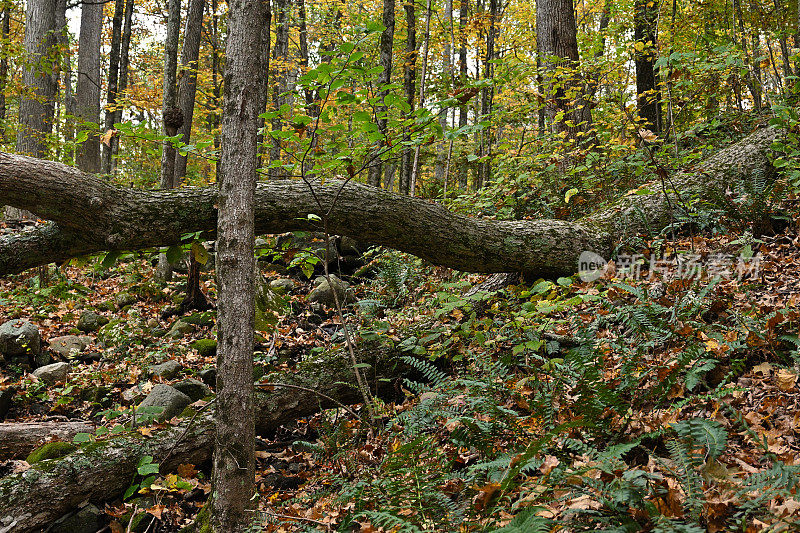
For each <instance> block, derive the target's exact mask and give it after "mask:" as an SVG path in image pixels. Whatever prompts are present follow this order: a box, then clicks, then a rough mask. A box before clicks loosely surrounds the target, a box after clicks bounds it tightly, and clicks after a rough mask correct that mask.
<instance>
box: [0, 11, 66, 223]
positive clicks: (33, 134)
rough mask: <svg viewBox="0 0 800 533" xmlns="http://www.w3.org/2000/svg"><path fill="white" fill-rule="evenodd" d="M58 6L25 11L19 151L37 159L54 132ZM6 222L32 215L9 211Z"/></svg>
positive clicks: (9, 208) (45, 148)
mask: <svg viewBox="0 0 800 533" xmlns="http://www.w3.org/2000/svg"><path fill="white" fill-rule="evenodd" d="M56 4H57V2H56V0H29V2H28V4H27V9H26V10H25V61H24V63H23V65H24V66H23V71H22V82H23V86H24V88H23V93H22V95H21V96H20V103H19V129H18V130H17V151H19V152H20V153H23V154H30V155H32V156H35V157H46V156H47V136H48V135H49V134H50V132H51V131H52V129H53V111H54V109H53V108H54V98H55V94H56V78H55V76H54V75H53V74H52V73H51V72H49V70H48V69H46V66H47V63H48V61H49V59H48V57H49V56H50V53H51V51H52V48H53V46H55V44H56V35H55V31H54V30H55V29H56V17H55V15H56ZM0 205H3V204H2V202H0ZM5 218H6V220H8V221H20V220H25V219H27V218H30V213H26V212H25V211H21V210H19V209H16V208H14V207H8V208H6V212H5Z"/></svg>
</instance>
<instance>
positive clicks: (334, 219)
mask: <svg viewBox="0 0 800 533" xmlns="http://www.w3.org/2000/svg"><path fill="white" fill-rule="evenodd" d="M780 135H782V132H781V131H780V130H776V129H774V128H763V129H760V130H757V131H756V132H754V133H752V134H751V135H749V136H748V137H745V138H744V139H743V140H741V141H739V142H737V143H735V144H732V145H731V146H729V147H727V148H725V149H723V150H721V151H719V152H718V153H716V154H715V155H713V156H711V157H710V158H708V159H707V160H705V161H704V162H702V163H699V164H698V165H696V166H695V167H694V168H692V169H687V170H685V171H684V172H678V173H675V174H674V175H668V174H667V173H666V172H662V173H661V178H659V179H657V180H656V181H654V182H652V183H650V184H649V185H647V186H646V187H643V188H641V189H640V190H639V192H640V193H641V192H643V191H651V192H650V193H648V194H632V192H633V191H631V194H625V195H623V196H622V197H621V199H620V200H619V201H618V202H617V203H615V204H613V205H612V206H610V207H609V208H607V209H604V210H603V211H600V212H597V213H594V214H592V215H590V216H588V217H586V218H584V219H582V220H579V221H577V222H567V221H563V220H545V219H542V220H524V221H498V220H489V219H484V218H477V217H466V216H463V215H459V214H455V213H451V212H450V211H448V210H447V209H446V208H445V207H443V206H441V205H439V204H436V203H433V202H430V201H427V200H423V199H420V198H413V197H409V196H404V195H398V194H393V193H391V192H387V191H384V190H381V189H378V188H374V187H369V186H365V185H360V184H358V183H355V182H348V183H343V182H341V181H337V180H334V179H329V180H327V181H325V182H324V183H321V182H316V183H315V184H314V186H313V187H314V190H313V191H312V190H310V188H309V187H308V185H306V184H305V183H303V182H302V181H295V180H282V181H272V182H265V183H259V184H258V190H257V192H256V215H255V216H256V231H257V232H258V233H281V232H286V231H294V230H312V231H318V230H320V229H321V228H320V227H319V223H318V222H315V220H317V219H316V217H319V216H320V215H326V214H327V215H328V229H329V230H330V231H331V233H336V234H339V235H347V236H350V237H353V238H355V239H358V240H359V241H362V242H370V243H373V244H380V245H384V246H388V247H390V248H395V249H397V250H402V251H405V252H409V253H412V254H415V255H417V256H419V257H421V258H423V259H426V260H428V261H430V262H432V263H434V264H437V265H441V266H447V267H452V268H455V269H458V270H463V271H468V272H485V273H492V272H512V271H515V272H524V273H526V274H528V275H529V276H533V277H554V276H562V275H571V274H574V273H575V272H576V271H577V269H578V258H579V257H580V254H581V253H582V252H584V251H590V252H594V253H597V254H599V255H601V256H602V257H605V258H608V257H609V256H610V254H611V252H612V250H613V249H614V246H615V244H616V243H618V242H619V240H620V239H622V238H623V237H624V236H625V235H630V234H636V233H640V232H643V231H646V230H649V231H659V230H661V229H662V228H664V227H665V226H666V225H667V224H669V222H670V218H671V216H672V213H674V211H675V210H676V208H677V206H678V205H679V204H680V203H682V202H681V201H680V200H679V198H678V197H677V195H676V193H675V192H669V193H667V192H665V191H670V190H673V191H679V192H680V193H681V194H682V195H684V196H683V197H684V198H688V195H690V194H696V195H698V196H699V197H701V198H702V197H705V198H710V197H712V195H713V194H715V193H716V192H719V191H725V190H726V189H727V188H728V187H730V185H731V183H733V182H735V181H736V180H738V179H741V178H742V177H744V176H748V175H750V174H751V173H753V172H760V173H762V174H765V175H769V174H771V173H772V172H773V170H774V169H773V168H772V167H771V164H770V161H769V158H768V151H769V147H770V145H771V143H772V142H773V141H774V140H775V139H777V138H778V137H779V136H780ZM217 194H218V191H217V188H216V187H215V186H212V187H202V188H199V187H183V188H180V189H174V190H163V191H143V190H137V189H130V188H124V187H116V186H113V185H111V184H109V183H108V182H107V181H104V180H101V179H99V178H97V177H95V176H93V175H90V174H85V173H83V172H81V171H79V170H77V169H75V168H72V167H68V166H66V165H63V164H61V163H54V162H51V161H44V160H41V159H34V158H30V157H25V156H20V155H13V154H6V153H0V205H3V204H6V205H10V206H13V207H18V208H21V209H26V210H29V211H31V212H33V213H35V214H36V215H38V216H39V217H41V218H43V219H46V220H50V221H52V222H51V223H48V224H44V225H40V226H37V227H35V228H32V229H29V230H26V231H21V232H18V233H13V234H9V235H7V236H5V237H2V238H0V275H4V274H11V273H15V272H20V271H22V270H25V269H28V268H31V267H34V266H38V265H42V264H46V263H52V262H61V261H64V260H67V259H70V258H71V257H75V256H79V255H83V254H91V253H96V252H100V251H103V250H136V249H142V248H149V247H156V246H168V245H172V244H177V243H179V242H181V241H180V239H181V236H182V235H184V234H186V233H189V232H195V231H201V230H202V231H205V232H208V233H213V231H214V230H215V228H216V227H217V204H218V200H217ZM309 215H316V217H315V216H309Z"/></svg>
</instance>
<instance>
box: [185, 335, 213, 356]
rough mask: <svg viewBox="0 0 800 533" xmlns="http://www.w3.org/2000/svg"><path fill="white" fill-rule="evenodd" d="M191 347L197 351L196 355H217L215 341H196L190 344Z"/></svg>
mask: <svg viewBox="0 0 800 533" xmlns="http://www.w3.org/2000/svg"><path fill="white" fill-rule="evenodd" d="M191 347H192V348H193V349H195V350H197V353H198V354H200V355H201V356H203V357H214V356H215V355H217V340H216V339H197V340H196V341H194V342H193V343H192V344H191Z"/></svg>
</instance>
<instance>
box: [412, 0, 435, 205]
mask: <svg viewBox="0 0 800 533" xmlns="http://www.w3.org/2000/svg"><path fill="white" fill-rule="evenodd" d="M430 44H431V0H428V7H427V8H426V9H425V39H424V43H423V48H422V74H421V76H420V79H419V106H420V107H424V106H425V80H426V77H427V75H428V48H429V47H430ZM419 151H420V145H419V144H417V146H416V147H415V148H414V161H413V163H412V165H411V191H410V194H411V196H416V188H417V176H418V175H419Z"/></svg>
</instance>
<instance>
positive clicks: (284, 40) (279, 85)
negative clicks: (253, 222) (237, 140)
mask: <svg viewBox="0 0 800 533" xmlns="http://www.w3.org/2000/svg"><path fill="white" fill-rule="evenodd" d="M290 12H291V3H290V1H289V0H275V48H273V49H272V69H273V72H271V73H270V74H271V76H272V80H273V84H274V85H273V100H272V102H273V105H274V108H275V111H279V110H280V108H281V106H282V105H283V104H284V103H285V102H286V97H285V96H284V95H283V94H284V93H285V92H286V90H287V85H288V75H287V62H288V59H289V29H290V24H289V15H290ZM278 115H279V114H278ZM281 129H283V121H282V120H281V118H280V116H276V117H275V118H273V119H272V131H273V133H275V132H279V131H281ZM281 150H282V147H281V139H280V137H272V146H270V149H269V159H270V161H271V162H275V161H280V159H281ZM284 174H285V172H284V171H283V170H282V169H280V168H277V167H270V169H269V177H270V178H272V179H280V178H284V177H285V175H284Z"/></svg>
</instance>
